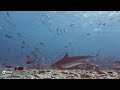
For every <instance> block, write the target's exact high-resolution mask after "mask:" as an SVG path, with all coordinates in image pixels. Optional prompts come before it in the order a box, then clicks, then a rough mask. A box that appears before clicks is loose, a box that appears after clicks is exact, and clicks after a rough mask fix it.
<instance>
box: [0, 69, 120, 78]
mask: <svg viewBox="0 0 120 90" xmlns="http://www.w3.org/2000/svg"><path fill="white" fill-rule="evenodd" d="M2 70H3V69H2ZM2 70H1V71H0V79H120V70H97V71H96V70H53V69H44V70H38V69H25V70H23V71H15V70H11V71H12V73H8V74H7V73H6V74H2ZM6 71H7V70H6Z"/></svg>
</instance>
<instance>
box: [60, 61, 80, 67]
mask: <svg viewBox="0 0 120 90" xmlns="http://www.w3.org/2000/svg"><path fill="white" fill-rule="evenodd" d="M79 64H82V62H81V61H75V62H70V63H66V64H63V65H61V67H62V68H71V67H74V66H77V65H79Z"/></svg>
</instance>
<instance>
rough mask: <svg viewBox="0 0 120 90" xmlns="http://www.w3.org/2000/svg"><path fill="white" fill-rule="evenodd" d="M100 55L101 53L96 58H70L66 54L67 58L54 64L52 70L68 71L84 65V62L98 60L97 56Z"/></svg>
mask: <svg viewBox="0 0 120 90" xmlns="http://www.w3.org/2000/svg"><path fill="white" fill-rule="evenodd" d="M98 55H99V52H98V54H97V55H96V56H74V57H69V56H68V53H67V54H65V56H64V57H63V58H62V59H61V60H59V61H57V62H55V63H54V64H52V65H51V67H52V68H58V69H68V68H71V67H74V66H77V65H79V64H81V63H82V61H87V60H88V61H89V60H91V59H92V60H93V59H97V56H98Z"/></svg>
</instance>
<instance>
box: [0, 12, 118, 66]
mask: <svg viewBox="0 0 120 90" xmlns="http://www.w3.org/2000/svg"><path fill="white" fill-rule="evenodd" d="M119 39H120V12H118V11H0V64H3V63H7V64H12V65H26V63H25V61H26V60H27V59H28V58H32V59H37V60H39V62H41V63H42V64H44V65H46V66H49V65H51V64H52V63H54V62H56V61H57V60H60V59H61V58H63V56H64V55H65V54H66V53H68V54H69V55H70V56H76V55H81V56H86V55H91V56H94V55H96V54H97V53H98V51H99V50H100V56H99V57H100V58H102V59H101V61H96V62H98V63H103V64H104V65H105V64H107V63H108V62H111V61H115V60H117V61H120V40H119Z"/></svg>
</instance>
